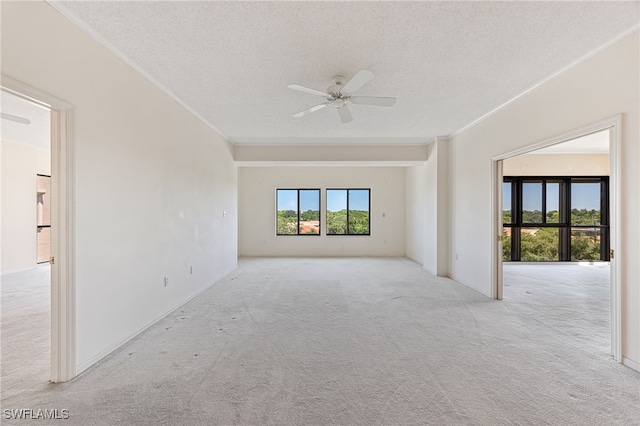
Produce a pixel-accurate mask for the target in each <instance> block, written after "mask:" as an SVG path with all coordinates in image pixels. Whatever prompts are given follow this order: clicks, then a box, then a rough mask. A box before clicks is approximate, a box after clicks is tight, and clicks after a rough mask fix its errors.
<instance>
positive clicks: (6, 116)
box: [0, 112, 31, 124]
mask: <svg viewBox="0 0 640 426" xmlns="http://www.w3.org/2000/svg"><path fill="white" fill-rule="evenodd" d="M0 118H3V119H5V120H9V121H15V122H16V123H20V124H31V120H29V119H28V118H24V117H18V116H17V115H11V114H7V113H4V112H0Z"/></svg>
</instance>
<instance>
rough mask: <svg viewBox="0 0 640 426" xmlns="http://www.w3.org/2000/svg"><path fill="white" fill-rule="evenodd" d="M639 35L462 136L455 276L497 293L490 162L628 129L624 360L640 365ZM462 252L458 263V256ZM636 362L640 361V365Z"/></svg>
mask: <svg viewBox="0 0 640 426" xmlns="http://www.w3.org/2000/svg"><path fill="white" fill-rule="evenodd" d="M638 52H639V37H638V33H637V32H636V33H635V34H633V35H632V36H630V37H627V38H626V39H624V40H622V41H621V42H619V43H617V44H615V45H613V46H612V47H610V48H608V49H606V50H604V51H602V52H601V53H599V54H597V55H595V56H593V57H591V58H589V59H588V60H586V61H585V62H583V63H581V64H579V65H577V66H575V67H574V68H572V69H570V70H569V71H567V72H565V73H563V74H561V75H559V76H557V77H556V78H554V79H552V80H551V81H549V82H547V83H545V84H543V85H541V86H540V87H538V88H537V89H535V90H533V91H532V92H530V93H529V94H527V95H526V96H523V97H522V98H520V99H518V100H516V101H515V102H513V103H511V104H510V105H508V106H506V107H505V108H503V109H501V110H499V111H497V112H496V113H494V114H493V115H491V116H489V117H487V118H486V119H484V120H483V121H481V122H479V123H477V124H476V125H474V126H472V127H470V128H468V129H466V130H464V131H462V132H460V133H459V134H457V135H455V137H454V138H453V140H452V145H451V182H450V183H451V189H452V191H451V208H452V210H451V211H452V223H451V253H450V254H451V259H452V260H451V276H452V277H453V278H454V279H456V280H457V281H460V282H462V283H464V284H466V285H468V286H469V287H472V288H474V289H476V290H478V291H479V292H481V293H483V294H486V295H490V294H491V242H492V238H493V237H492V235H491V234H490V227H489V223H491V165H492V161H491V159H492V158H493V157H495V156H498V155H502V154H505V153H508V152H511V151H514V150H516V149H519V148H522V147H526V146H529V145H532V144H534V143H537V142H541V141H544V140H547V139H549V138H552V137H555V136H557V135H560V134H564V133H567V132H570V131H573V130H575V129H579V128H581V127H583V126H586V125H589V124H592V123H595V122H598V121H600V120H602V119H605V118H608V117H611V116H614V115H616V114H624V117H623V124H622V153H623V155H622V167H621V169H622V197H621V198H622V223H621V227H622V233H623V238H624V239H623V241H622V247H623V249H622V252H621V253H619V261H620V262H621V265H622V270H621V274H622V297H623V307H622V318H623V324H622V327H623V330H622V333H623V348H622V352H623V357H624V358H625V359H627V360H631V361H632V362H635V363H640V303H639V301H640V263H639V262H638V259H640V239H638V235H640V227H639V225H640V220H639V217H640V208H639V199H640V197H639V195H640V194H639V191H638V188H639V187H640V174H639V168H638V163H639V160H640V148H639V147H640V143H639V136H640V132H639V127H640V125H639V118H638V117H639V115H640V111H639V108H638V93H639V89H640V87H639V84H638V80H639V77H638V76H639V75H640V69H639V67H638V63H639V57H638ZM456 255H457V259H456ZM636 365H637V364H636Z"/></svg>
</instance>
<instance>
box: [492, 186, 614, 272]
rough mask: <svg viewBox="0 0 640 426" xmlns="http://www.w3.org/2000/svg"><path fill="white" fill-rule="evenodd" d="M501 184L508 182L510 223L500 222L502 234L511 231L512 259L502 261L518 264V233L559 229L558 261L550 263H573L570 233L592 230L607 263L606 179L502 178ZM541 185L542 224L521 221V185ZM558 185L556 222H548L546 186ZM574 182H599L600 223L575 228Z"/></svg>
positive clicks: (519, 246)
mask: <svg viewBox="0 0 640 426" xmlns="http://www.w3.org/2000/svg"><path fill="white" fill-rule="evenodd" d="M502 182H503V183H507V182H509V183H511V222H509V223H503V224H502V228H503V232H505V231H504V230H505V229H506V228H510V229H511V258H510V259H504V258H503V261H504V262H520V261H521V258H522V253H521V247H522V246H521V238H520V237H521V230H522V229H523V228H558V233H559V238H558V260H556V261H553V260H552V261H550V262H572V261H580V260H572V253H571V233H572V230H573V229H580V228H584V229H587V228H588V229H593V228H598V229H599V231H600V259H599V261H606V262H608V261H610V251H609V247H610V244H611V236H610V231H611V229H610V215H611V212H610V207H609V197H610V196H609V191H610V186H609V176H504V177H503V179H502ZM537 182H540V183H542V212H541V213H542V220H541V222H533V223H531V222H524V221H523V217H522V216H523V199H522V196H523V194H522V193H523V184H524V183H537ZM548 183H559V188H558V195H559V200H558V214H559V217H558V222H548V221H547V213H548V212H547V184H548ZM573 183H599V184H600V223H599V224H598V225H595V224H587V225H577V224H572V223H571V211H572V206H571V184H573Z"/></svg>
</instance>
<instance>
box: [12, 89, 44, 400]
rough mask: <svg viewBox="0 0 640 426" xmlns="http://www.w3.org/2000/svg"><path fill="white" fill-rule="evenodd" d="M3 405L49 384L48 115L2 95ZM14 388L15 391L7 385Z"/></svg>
mask: <svg viewBox="0 0 640 426" xmlns="http://www.w3.org/2000/svg"><path fill="white" fill-rule="evenodd" d="M0 95H1V112H2V118H1V121H2V160H1V161H2V196H1V198H2V200H1V204H2V255H1V262H0V268H1V274H2V294H1V304H2V306H1V307H2V309H1V312H2V313H1V322H2V346H1V351H2V367H3V368H2V383H3V386H2V393H3V395H2V398H3V399H4V398H5V397H8V396H10V395H6V393H7V392H11V389H20V388H24V385H25V384H26V385H27V386H28V387H29V388H31V389H34V388H38V387H41V386H43V385H46V384H47V383H48V382H49V379H50V378H51V353H52V352H51V340H52V339H51V316H52V315H51V309H52V305H51V265H50V258H51V256H52V240H51V239H52V229H53V228H52V220H51V201H52V193H51V192H52V186H51V174H52V167H51V165H52V163H51V109H49V108H47V107H45V106H43V105H39V104H36V103H33V102H30V101H28V100H26V99H24V98H22V97H20V96H16V95H14V94H11V93H8V92H5V91H2V92H1V93H0ZM12 384H20V385H21V386H12Z"/></svg>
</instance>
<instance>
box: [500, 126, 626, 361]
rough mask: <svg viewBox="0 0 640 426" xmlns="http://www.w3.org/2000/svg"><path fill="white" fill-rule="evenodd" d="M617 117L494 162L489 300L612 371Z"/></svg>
mask: <svg viewBox="0 0 640 426" xmlns="http://www.w3.org/2000/svg"><path fill="white" fill-rule="evenodd" d="M619 129H620V117H614V118H611V119H608V120H603V121H602V122H600V123H597V124H595V125H593V126H589V127H585V128H583V129H580V130H578V131H575V132H572V133H570V134H566V135H562V136H559V137H556V138H553V139H550V140H547V141H544V142H541V143H538V144H536V145H533V146H530V147H528V148H524V149H521V150H518V151H515V152H511V153H507V154H504V155H502V156H499V157H495V158H494V195H495V196H494V203H493V210H494V224H493V225H494V226H495V231H496V233H497V235H498V238H497V239H496V242H495V243H494V248H495V251H494V254H493V256H494V263H493V265H494V266H493V268H494V269H493V270H494V274H493V276H494V283H495V286H494V297H495V298H496V299H503V298H505V299H508V300H509V301H510V303H515V304H516V305H517V306H518V308H522V310H523V312H524V311H528V312H529V313H530V314H531V315H535V316H536V320H537V321H543V322H546V324H547V325H548V326H549V328H550V330H552V331H554V332H557V333H561V334H562V335H564V336H567V337H566V338H567V339H574V340H575V344H576V346H579V347H581V348H582V349H585V350H588V351H590V352H592V353H594V354H597V355H603V356H613V358H614V359H615V360H616V361H618V362H621V342H620V326H621V316H620V315H621V313H620V302H621V300H620V282H619V275H618V273H617V271H618V270H619V260H618V259H617V258H616V256H615V253H616V252H617V247H619V244H620V233H619V229H618V223H619V216H618V215H619V211H620V209H619V202H620V198H619V192H618V191H619V184H618V182H619V173H620V168H619V164H620V158H619V155H620V150H619V142H620V141H619Z"/></svg>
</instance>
